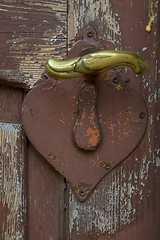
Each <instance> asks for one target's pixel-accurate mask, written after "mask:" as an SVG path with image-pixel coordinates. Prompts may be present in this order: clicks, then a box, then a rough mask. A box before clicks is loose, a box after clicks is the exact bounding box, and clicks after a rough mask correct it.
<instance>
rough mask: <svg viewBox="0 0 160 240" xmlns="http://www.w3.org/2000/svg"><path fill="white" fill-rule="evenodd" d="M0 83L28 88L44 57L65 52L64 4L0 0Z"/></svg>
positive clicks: (36, 77) (65, 11)
mask: <svg viewBox="0 0 160 240" xmlns="http://www.w3.org/2000/svg"><path fill="white" fill-rule="evenodd" d="M0 23H1V24H0V46H1V51H0V59H1V61H0V82H1V83H3V84H5V83H6V84H11V85H14V86H17V87H24V88H27V89H30V88H32V86H33V84H34V83H35V82H36V81H37V80H39V79H40V78H41V74H42V73H43V72H44V64H45V61H46V59H47V58H48V57H49V56H51V55H55V56H56V55H57V54H59V56H61V57H62V56H63V55H64V54H66V34H67V29H66V25H67V3H66V1H65V0H63V1H60V2H59V1H57V0H52V1H9V2H8V1H1V3H0Z"/></svg>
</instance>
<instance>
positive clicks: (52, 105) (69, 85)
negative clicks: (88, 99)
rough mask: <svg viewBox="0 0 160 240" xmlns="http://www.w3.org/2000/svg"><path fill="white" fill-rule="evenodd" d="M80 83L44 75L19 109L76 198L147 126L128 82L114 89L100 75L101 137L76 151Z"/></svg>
mask: <svg viewBox="0 0 160 240" xmlns="http://www.w3.org/2000/svg"><path fill="white" fill-rule="evenodd" d="M133 80H134V79H133ZM83 84H84V81H83V79H76V80H75V79H74V80H73V79H68V80H54V79H51V78H48V79H46V80H45V81H42V82H39V83H38V84H37V85H36V86H35V87H34V88H33V89H32V90H31V91H30V92H29V93H28V94H27V96H26V97H25V100H24V103H23V109H22V118H23V125H24V129H25V132H26V134H27V136H28V138H29V140H30V141H31V143H32V144H33V145H34V146H35V148H36V149H37V151H38V152H40V153H41V154H42V156H43V157H44V158H45V159H46V160H47V161H48V162H49V163H50V164H51V165H52V166H54V167H55V169H56V170H57V171H59V172H60V173H61V174H62V175H63V176H64V177H66V179H67V181H68V182H70V184H71V187H72V189H73V191H74V192H75V194H76V196H77V198H78V199H79V200H80V201H84V200H85V199H86V197H87V196H88V194H89V193H90V192H91V191H92V189H93V188H94V187H95V186H96V185H97V183H98V182H99V181H100V180H101V179H102V178H103V177H104V176H105V175H106V174H107V173H108V172H109V171H110V170H111V169H113V168H114V167H115V166H116V165H117V164H119V163H120V162H121V161H123V160H124V159H125V158H126V157H127V156H128V155H129V154H131V153H132V152H133V151H134V149H135V148H136V147H137V146H138V144H139V143H140V141H141V140H142V138H143V136H144V133H145V129H146V126H147V109H146V105H145V102H144V100H143V98H142V96H141V95H140V94H139V93H138V92H136V91H135V90H134V89H132V88H129V86H128V87H125V88H119V87H117V86H116V85H115V84H113V82H112V81H111V80H107V77H105V74H104V75H103V77H102V76H99V77H97V78H96V79H95V82H94V84H95V86H96V87H97V114H98V119H99V123H100V128H101V134H102V139H101V142H100V144H99V145H98V147H97V148H96V149H95V150H94V151H85V150H81V149H80V148H78V147H77V145H76V144H75V142H74V140H73V127H74V124H75V121H76V119H77V114H78V97H79V92H80V89H81V87H82V85H83Z"/></svg>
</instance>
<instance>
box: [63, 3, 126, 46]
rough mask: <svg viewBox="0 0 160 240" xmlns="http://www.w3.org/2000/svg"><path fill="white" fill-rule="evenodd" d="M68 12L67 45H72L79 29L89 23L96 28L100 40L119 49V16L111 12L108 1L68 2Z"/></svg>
mask: <svg viewBox="0 0 160 240" xmlns="http://www.w3.org/2000/svg"><path fill="white" fill-rule="evenodd" d="M68 8H69V12H68V44H69V45H72V43H73V42H74V38H75V36H76V34H77V33H78V31H79V29H81V28H84V27H86V26H87V25H88V24H89V23H92V26H94V25H95V26H96V27H97V29H98V33H99V36H100V38H101V39H103V40H108V41H110V42H111V43H113V46H114V45H115V47H116V48H118V49H119V48H120V47H121V32H120V23H119V21H118V19H119V15H118V13H117V12H116V11H113V10H112V6H111V4H110V1H109V0H105V1H104V0H99V1H95V0H85V1H82V0H70V1H69V6H68Z"/></svg>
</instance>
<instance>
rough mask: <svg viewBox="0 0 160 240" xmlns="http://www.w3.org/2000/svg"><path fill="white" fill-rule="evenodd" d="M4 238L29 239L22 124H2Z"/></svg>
mask: <svg viewBox="0 0 160 240" xmlns="http://www.w3.org/2000/svg"><path fill="white" fill-rule="evenodd" d="M0 155H1V156H0V216H1V217H0V219H1V220H0V238H1V239H3V240H8V239H15V240H16V239H26V238H25V236H26V234H25V230H26V219H25V216H26V196H25V192H26V186H25V184H26V182H25V170H24V169H25V165H24V134H23V130H22V125H21V124H11V123H2V122H1V123H0Z"/></svg>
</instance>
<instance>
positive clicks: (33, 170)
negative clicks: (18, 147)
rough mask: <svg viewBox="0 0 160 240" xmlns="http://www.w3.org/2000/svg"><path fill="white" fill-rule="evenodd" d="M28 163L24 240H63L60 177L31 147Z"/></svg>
mask: <svg viewBox="0 0 160 240" xmlns="http://www.w3.org/2000/svg"><path fill="white" fill-rule="evenodd" d="M28 160H29V163H28V169H27V172H28V226H29V227H28V239H38V240H45V239H49V240H59V239H63V214H64V187H65V184H64V180H63V177H62V176H61V175H60V174H59V173H58V172H56V171H55V170H54V169H53V168H52V167H51V166H50V165H49V164H48V163H47V161H46V160H45V159H44V158H43V157H42V156H41V155H40V154H39V153H38V152H37V151H36V150H35V149H34V148H33V146H32V145H31V144H29V146H28Z"/></svg>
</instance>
